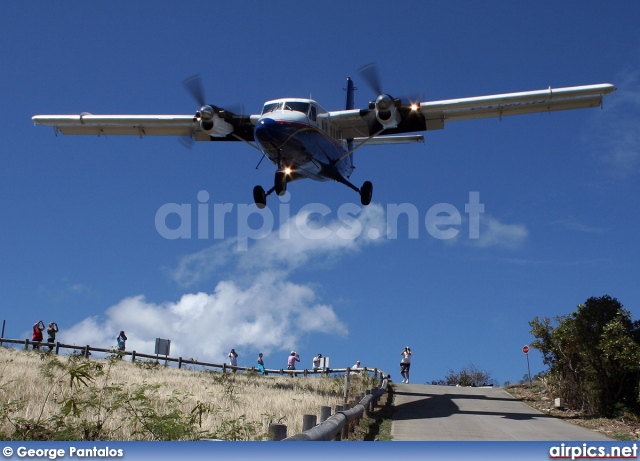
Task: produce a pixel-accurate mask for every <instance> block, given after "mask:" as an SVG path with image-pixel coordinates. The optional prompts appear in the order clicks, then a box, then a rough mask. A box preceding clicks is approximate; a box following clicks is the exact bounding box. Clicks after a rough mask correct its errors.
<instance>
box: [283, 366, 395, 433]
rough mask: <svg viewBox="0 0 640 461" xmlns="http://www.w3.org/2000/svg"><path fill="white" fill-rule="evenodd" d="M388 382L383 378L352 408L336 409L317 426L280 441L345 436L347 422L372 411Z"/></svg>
mask: <svg viewBox="0 0 640 461" xmlns="http://www.w3.org/2000/svg"><path fill="white" fill-rule="evenodd" d="M388 383H389V378H388V377H385V378H383V380H382V384H381V385H380V387H379V388H377V389H374V390H373V391H372V392H371V393H370V394H368V395H366V396H365V397H364V398H363V399H362V400H360V402H358V403H357V404H356V405H355V406H354V407H353V408H350V409H347V410H338V411H336V412H335V414H334V415H333V416H331V417H329V418H328V419H327V420H325V421H323V422H322V423H320V424H318V425H317V426H315V427H312V428H311V429H307V430H306V431H303V432H301V433H300V434H296V435H292V436H291V437H287V438H285V439H283V440H282V441H283V442H295V441H298V442H299V441H328V440H340V439H342V438H346V437H347V434H348V430H349V424H350V423H351V422H352V421H355V420H358V419H360V418H362V416H363V415H364V413H365V411H366V412H367V413H370V412H373V411H374V408H375V406H376V404H377V401H378V399H379V398H380V396H382V395H384V393H385V392H386V391H387V386H388Z"/></svg>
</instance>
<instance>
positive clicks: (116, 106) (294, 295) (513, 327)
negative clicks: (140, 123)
mask: <svg viewBox="0 0 640 461" xmlns="http://www.w3.org/2000/svg"><path fill="white" fill-rule="evenodd" d="M0 13H1V14H0V25H1V26H2V27H0V59H1V60H2V61H1V62H2V66H0V83H1V88H2V92H1V93H0V94H1V95H2V96H1V104H0V117H1V118H2V123H1V124H0V126H1V127H2V128H0V130H2V133H1V136H2V146H3V148H2V157H1V161H2V167H1V168H0V191H1V196H2V217H3V220H2V222H3V225H2V226H0V261H2V262H1V264H0V277H1V279H2V284H0V305H1V306H2V307H1V311H2V320H6V332H5V335H6V336H7V337H12V338H15V337H18V338H26V337H28V335H29V334H30V328H31V325H32V324H33V323H34V322H35V321H36V320H39V319H43V320H44V321H45V322H49V321H56V322H57V323H58V324H59V325H60V328H61V332H60V334H59V339H60V340H61V341H62V342H69V343H76V344H91V345H95V346H102V347H108V346H111V345H114V344H115V336H116V334H117V333H118V331H119V330H121V329H124V330H125V331H126V332H127V334H128V336H129V338H130V340H129V342H128V348H129V349H136V350H138V351H140V352H145V351H149V352H152V350H153V345H154V341H155V338H157V337H161V338H167V339H171V341H172V355H176V356H178V355H181V356H183V357H193V358H197V359H199V360H205V361H210V362H222V361H223V360H224V359H225V357H226V354H227V352H228V350H229V349H230V348H232V347H234V348H235V349H236V350H237V351H238V352H239V354H240V357H239V364H240V365H253V364H254V363H255V357H256V356H257V353H258V352H259V351H263V352H264V353H265V362H266V364H267V367H273V368H280V367H282V366H284V365H285V363H286V362H285V360H286V356H287V354H288V352H289V351H290V350H291V349H295V350H296V351H298V352H299V353H300V355H301V357H302V361H303V365H308V366H310V364H311V358H312V357H313V356H314V355H315V354H316V353H318V352H320V353H322V354H323V355H325V356H329V357H330V359H331V365H332V366H334V367H339V366H347V365H352V364H353V363H354V362H355V361H356V360H360V361H361V362H362V364H363V365H366V366H377V367H381V368H383V369H384V370H385V371H387V372H389V373H391V374H392V376H393V377H394V378H395V379H396V380H400V377H399V373H398V363H399V359H400V352H401V350H402V349H403V348H404V346H407V345H408V346H410V347H411V349H412V351H413V352H414V356H413V368H412V382H416V383H421V382H430V381H431V380H435V379H439V378H443V377H444V376H445V375H446V373H447V372H448V371H449V370H450V369H452V370H454V371H458V370H460V369H461V368H463V367H465V366H469V365H471V364H473V365H474V366H476V367H477V368H479V369H481V370H485V371H488V372H490V373H491V375H492V376H493V377H494V378H495V379H496V380H497V381H498V382H500V383H503V382H504V381H517V380H519V379H521V378H522V377H523V375H524V374H525V373H526V372H527V365H526V359H525V356H524V355H523V354H522V352H521V348H522V346H523V345H524V344H527V343H530V342H531V341H532V339H533V338H532V337H531V336H530V333H529V331H530V328H529V325H528V321H530V320H531V319H533V318H534V317H535V316H540V317H544V316H547V317H553V316H556V315H562V314H567V313H569V312H571V311H573V310H574V309H575V307H576V305H577V304H579V303H582V302H584V301H585V300H586V299H587V298H589V297H591V296H602V295H605V294H608V295H611V296H614V297H616V298H618V300H619V301H620V302H622V303H623V305H624V306H625V307H626V308H627V309H629V310H630V311H631V312H632V314H633V315H634V317H635V318H637V314H638V305H639V303H640V293H639V292H638V288H637V286H638V285H637V280H639V279H640V274H639V273H638V272H639V270H638V262H637V261H638V255H639V244H638V239H637V235H638V231H637V230H638V228H639V225H640V218H639V216H638V212H637V197H638V186H637V182H638V175H639V173H640V168H639V166H640V139H639V137H640V135H639V134H638V133H640V131H639V130H638V120H639V114H640V55H638V51H637V50H638V48H639V45H640V30H639V29H638V27H637V24H639V23H640V8H637V7H633V6H631V5H630V4H629V3H627V2H614V3H611V2H593V1H587V2H585V1H580V2H577V1H576V2H562V3H560V4H558V3H557V2H544V1H543V2H536V3H535V4H527V3H523V2H506V1H504V2H503V1H496V2H491V1H489V2H430V1H424V2H423V1H412V2H409V1H407V2H378V1H366V2H365V1H355V2H348V3H344V2H337V1H336V2H334V1H328V2H321V3H317V2H316V3H313V4H311V3H310V2H277V3H276V2H215V3H214V2H182V3H176V2H163V1H160V2H157V1H154V2H150V1H147V2H144V1H143V2H134V3H131V2H119V1H115V2H109V3H108V4H107V3H104V4H96V3H86V2H64V3H63V2H58V3H51V2H50V3H36V2H11V3H3V4H2V6H0ZM371 61H375V62H377V64H378V69H379V73H380V77H381V80H382V85H383V88H384V90H385V91H386V92H389V93H391V94H393V95H407V94H421V95H422V99H423V100H437V99H450V98H459V97H468V96H480V95H486V94H497V93H508V92H516V91H528V90H537V89H543V88H547V87H548V86H552V87H563V86H573V85H585V84H595V83H613V84H615V85H616V86H617V87H618V90H617V91H616V92H615V93H614V94H612V95H609V96H608V97H606V98H605V101H604V110H599V109H589V110H577V111H566V112H556V113H553V114H534V115H526V116H516V117H510V118H505V119H504V120H502V121H499V120H497V119H487V120H475V121H463V122H456V123H451V124H449V125H447V126H446V127H445V129H444V130H440V131H434V132H430V133H425V142H424V144H416V145H405V146H402V145H401V146H387V147H382V146H372V147H366V148H362V149H361V150H359V151H358V152H357V153H356V155H355V162H356V167H357V169H356V171H355V173H354V175H353V176H352V179H353V180H354V182H355V183H357V184H361V183H362V182H363V181H365V180H370V181H372V182H373V184H374V195H373V203H372V204H371V205H370V206H369V207H368V208H367V209H365V210H361V209H360V208H361V207H360V205H359V199H358V197H357V195H356V194H354V193H353V191H351V190H350V189H348V188H346V187H344V186H342V185H339V184H337V183H318V182H313V181H308V180H307V181H300V182H297V183H293V184H291V185H290V187H289V192H290V195H287V196H286V199H285V201H280V200H279V199H276V198H275V196H272V197H270V202H269V208H268V212H269V213H271V215H272V217H273V224H272V225H271V226H269V227H268V228H266V227H264V226H263V221H261V219H260V218H259V217H258V216H257V215H256V214H255V213H253V214H252V212H251V210H252V208H250V207H249V205H251V203H252V195H251V191H252V188H253V186H254V185H256V184H261V185H263V186H267V185H269V184H271V183H272V181H273V173H274V168H273V166H272V165H270V164H268V162H263V163H262V165H261V166H260V168H259V169H257V170H256V168H255V167H256V164H257V163H258V161H259V160H260V155H259V154H258V153H257V152H256V151H255V150H253V149H251V148H249V147H248V146H245V145H242V144H241V143H228V144H226V143H224V144H222V143H216V144H215V145H212V144H209V143H197V144H196V145H195V146H194V147H193V148H192V149H187V148H185V147H183V146H182V145H181V144H180V143H179V142H178V141H177V140H175V139H172V138H160V137H159V138H144V139H137V138H128V137H121V138H117V137H108V138H98V137H83V136H78V137H76V136H63V135H59V136H58V137H55V136H54V133H53V130H52V129H51V128H48V127H42V126H38V127H34V126H33V124H32V122H31V117H32V116H33V115H36V114H78V113H81V112H91V113H94V114H101V113H103V114H117V113H122V114H144V113H149V114H162V113H165V114H171V113H177V114H190V113H193V112H195V110H196V109H197V108H198V107H197V104H196V103H195V102H194V101H193V100H192V99H191V97H190V96H189V94H188V93H187V91H185V89H184V88H183V87H182V85H181V82H182V80H184V79H185V78H186V77H188V76H189V75H192V74H195V73H199V74H201V75H202V77H203V80H204V84H205V90H206V95H207V100H208V101H209V102H211V103H214V104H217V105H222V106H225V105H226V106H229V107H234V108H237V107H242V108H243V110H244V112H246V113H259V111H260V110H261V107H262V103H263V102H264V101H266V100H269V99H274V98H279V97H308V96H310V95H311V96H312V97H313V98H314V99H316V100H317V101H318V102H319V103H320V104H321V105H322V106H323V107H325V108H326V109H329V110H336V109H341V108H342V107H343V106H344V99H345V93H344V91H343V88H344V87H345V86H346V77H347V76H348V75H350V76H352V77H353V79H354V81H355V83H356V86H357V87H358V90H357V91H356V105H357V106H358V107H365V106H366V104H367V103H368V101H369V100H370V99H373V98H374V97H375V95H373V94H372V92H371V90H369V89H368V88H367V86H366V85H365V84H364V82H362V79H361V78H359V76H358V75H357V69H358V68H359V67H360V66H362V65H363V64H365V63H368V62H371ZM201 191H205V194H203V195H200V200H199V195H198V194H199V193H201ZM473 194H477V196H478V197H479V201H480V202H481V203H482V204H483V205H484V212H483V213H482V214H481V221H480V228H479V230H480V238H478V239H473V238H470V234H469V226H470V222H469V219H468V217H469V215H468V214H467V213H465V205H466V204H468V203H469V200H470V197H472V196H473ZM167 204H180V205H187V206H190V209H191V211H192V222H191V225H192V229H191V230H192V232H191V238H181V239H167V238H165V237H163V235H162V232H160V231H159V229H158V226H157V225H156V215H157V213H158V211H159V210H161V209H163V208H162V207H163V206H165V205H167ZM350 204H351V205H350ZM199 205H200V206H201V208H199ZM225 206H227V207H231V208H230V212H229V213H228V214H226V215H222V214H221V213H219V211H220V210H221V209H222V207H225ZM434 206H435V207H442V206H445V207H447V209H449V210H452V209H455V210H458V211H459V212H460V215H461V224H460V225H458V226H455V229H456V230H457V232H456V235H455V237H454V238H448V239H442V238H436V237H434V236H433V235H432V234H431V233H430V232H429V231H428V229H427V226H426V225H425V223H424V220H425V219H426V217H427V216H428V214H429V210H430V209H432V207H434ZM341 207H347V209H353V207H356V208H355V209H356V210H357V212H356V213H359V214H357V223H358V224H359V225H360V226H361V227H360V228H358V227H357V226H355V227H354V226H346V225H345V222H344V221H342V220H341V219H340V216H339V212H340V211H339V210H340V209H341ZM397 207H405V208H410V209H412V210H414V212H416V213H417V215H418V216H419V219H420V221H419V222H418V224H417V225H416V224H415V223H409V222H408V221H407V220H406V218H404V219H400V220H399V223H398V227H397V238H395V239H392V238H389V234H388V233H387V231H386V230H387V225H388V223H389V222H390V219H389V216H390V212H392V211H393V210H395V209H397ZM204 208H206V209H207V212H208V219H205V220H204V221H203V222H206V223H207V224H208V227H209V231H210V232H209V237H208V238H198V233H197V230H198V222H199V221H198V219H204V218H202V216H204V215H200V214H199V211H200V210H202V209H204ZM310 210H311V211H314V210H315V211H318V210H328V214H327V215H326V216H324V217H323V216H321V215H320V214H318V213H315V214H312V215H311V217H310V219H311V221H312V222H313V223H314V224H313V225H312V226H311V227H313V228H314V229H315V230H316V231H318V230H329V231H330V232H328V234H329V235H326V236H320V235H318V234H313V235H312V236H309V235H305V234H302V235H301V234H300V232H299V231H298V230H297V229H298V228H299V226H298V227H296V225H295V223H296V222H303V221H296V219H298V220H302V219H304V218H305V217H306V216H307V213H308V212H309V211H310ZM343 210H344V208H343ZM247 215H248V217H247ZM173 218H175V216H173ZM223 218H224V219H223ZM166 223H167V226H175V225H176V222H175V221H171V219H168V220H167V221H166ZM247 224H248V225H249V226H251V229H261V228H264V229H266V230H268V231H271V232H265V235H264V236H263V237H264V238H259V239H254V238H249V237H248V236H247V234H246V232H247ZM351 224H354V223H351ZM216 226H219V227H216ZM214 229H217V231H218V234H217V235H216V236H214ZM340 229H342V230H348V231H351V233H350V234H349V235H347V236H344V235H342V234H339V233H338V231H339V230H340ZM307 230H308V228H307ZM358 230H359V232H358ZM249 235H251V234H249ZM245 236H246V237H247V238H246V239H245V240H244V241H245V242H246V244H247V245H246V250H245V249H244V248H243V247H242V243H243V238H244V237H245ZM376 237H377V238H376ZM530 362H531V371H532V373H537V372H539V371H541V370H543V369H544V366H543V364H542V361H541V357H540V355H539V354H538V353H537V351H532V352H531V354H530Z"/></svg>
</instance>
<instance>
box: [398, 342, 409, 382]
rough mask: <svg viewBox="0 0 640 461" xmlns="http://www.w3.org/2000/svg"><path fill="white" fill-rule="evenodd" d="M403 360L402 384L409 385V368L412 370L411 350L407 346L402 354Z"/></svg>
mask: <svg viewBox="0 0 640 461" xmlns="http://www.w3.org/2000/svg"><path fill="white" fill-rule="evenodd" d="M400 355H402V360H401V361H400V374H401V375H402V382H403V383H405V384H409V368H411V349H410V348H409V347H408V346H407V347H405V348H404V350H403V351H402V352H400Z"/></svg>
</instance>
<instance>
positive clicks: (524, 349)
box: [522, 344, 529, 354]
mask: <svg viewBox="0 0 640 461" xmlns="http://www.w3.org/2000/svg"><path fill="white" fill-rule="evenodd" d="M522 352H524V353H525V354H528V353H529V346H527V345H526V344H525V345H524V347H523V348H522Z"/></svg>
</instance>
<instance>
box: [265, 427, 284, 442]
mask: <svg viewBox="0 0 640 461" xmlns="http://www.w3.org/2000/svg"><path fill="white" fill-rule="evenodd" d="M269 435H270V436H271V437H272V440H275V441H276V442H277V441H280V440H283V439H286V438H287V426H286V425H285V424H276V423H269Z"/></svg>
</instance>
